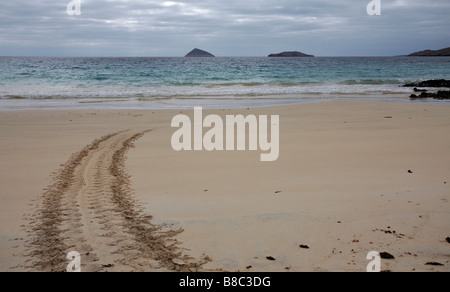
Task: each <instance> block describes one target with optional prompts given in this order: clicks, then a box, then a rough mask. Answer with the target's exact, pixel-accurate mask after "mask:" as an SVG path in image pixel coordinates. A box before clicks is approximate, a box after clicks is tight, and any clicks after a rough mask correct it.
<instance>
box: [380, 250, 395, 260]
mask: <svg viewBox="0 0 450 292" xmlns="http://www.w3.org/2000/svg"><path fill="white" fill-rule="evenodd" d="M380 257H381V258H382V259H383V260H394V259H395V257H394V256H393V255H391V254H390V253H387V252H382V253H380Z"/></svg>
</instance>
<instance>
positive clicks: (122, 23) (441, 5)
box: [0, 0, 450, 56]
mask: <svg viewBox="0 0 450 292" xmlns="http://www.w3.org/2000/svg"><path fill="white" fill-rule="evenodd" d="M381 1H382V13H383V15H382V16H380V17H370V16H368V15H367V14H366V6H367V4H368V3H369V2H370V0H349V1H345V3H343V2H342V1H335V0H333V1H332V0H229V1H220V0H206V1H197V0H179V1H177V0H174V1H153V0H150V1H148V0H130V1H125V0H82V15H81V16H68V15H67V14H66V13H65V10H66V5H67V4H68V3H69V2H70V0H65V1H64V0H37V1H24V0H15V1H2V3H1V4H0V42H1V43H2V45H1V46H0V55H17V54H18V55H62V56H66V55H76V56H182V55H184V54H185V53H186V52H187V51H189V50H191V49H192V48H193V47H202V48H204V49H207V50H210V51H212V52H214V53H215V54H216V55H223V56H258V55H261V56H263V55H267V54H268V53H272V52H277V51H281V50H301V51H304V52H306V53H312V54H316V55H328V56H330V55H396V54H406V53H408V52H411V51H416V50H420V49H425V48H435V49H437V48H441V47H445V46H450V44H449V43H448V40H449V39H450V32H449V30H448V29H447V27H450V21H449V18H448V17H447V15H446V13H447V12H448V11H449V10H450V3H449V1H448V0H430V1H426V2H425V1H419V0H407V1H406V0H381Z"/></svg>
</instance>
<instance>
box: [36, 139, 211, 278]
mask: <svg viewBox="0 0 450 292" xmlns="http://www.w3.org/2000/svg"><path fill="white" fill-rule="evenodd" d="M148 132H150V131H144V132H135V131H124V132H118V133H114V134H110V135H107V136H104V137H102V138H100V139H97V140H95V141H94V142H92V143H91V144H90V145H88V146H86V147H85V148H84V149H83V150H82V151H80V152H78V153H76V154H74V155H72V157H71V158H70V159H69V161H68V162H66V163H65V164H64V165H62V167H61V169H60V170H59V171H58V172H56V173H55V174H54V175H53V181H54V183H53V184H52V185H50V186H49V187H47V188H46V189H45V192H44V194H43V195H42V199H41V201H42V202H41V204H40V206H39V207H38V211H37V212H36V214H35V216H34V217H35V219H34V221H31V222H30V227H29V231H30V234H31V237H30V239H29V240H28V248H29V250H28V251H29V256H30V257H31V258H32V260H33V263H32V267H30V268H31V269H33V270H38V271H52V272H54V271H57V272H59V271H65V270H66V266H67V264H68V263H69V261H68V260H67V258H66V256H67V254H68V253H69V252H71V251H77V252H79V253H80V254H81V268H82V271H86V272H92V271H154V270H161V271H165V270H173V271H198V270H199V269H200V268H201V266H202V265H203V264H205V263H206V262H208V261H209V260H210V259H209V258H208V257H205V258H204V259H202V260H199V261H195V260H194V259H192V258H190V257H188V256H187V255H184V254H183V253H182V251H181V248H180V247H179V242H178V241H177V240H176V239H175V237H176V236H177V235H178V234H179V233H181V232H182V231H183V230H181V229H179V230H170V229H168V228H167V227H165V226H160V225H155V224H153V223H152V222H151V220H152V216H150V215H148V214H145V212H143V211H142V208H140V206H139V204H138V203H137V202H136V201H135V199H134V198H133V195H134V193H133V190H132V188H131V182H130V178H129V175H128V174H127V173H126V170H125V160H126V154H127V152H128V151H129V149H131V148H133V147H134V142H135V141H136V140H138V139H139V138H141V137H142V136H143V135H145V134H146V133H148Z"/></svg>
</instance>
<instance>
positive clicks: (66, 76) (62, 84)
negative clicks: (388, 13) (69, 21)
mask: <svg viewBox="0 0 450 292" xmlns="http://www.w3.org/2000/svg"><path fill="white" fill-rule="evenodd" d="M441 78H444V79H450V58H447V57H443V58H421V57H391V58H385V57H380V58H367V57H361V58H356V57H355V58H335V57H329V58H34V57H33V58H18V57H17V58H15V57H3V58H0V109H21V108H73V107H77V108H87V107H89V108H93V107H96V108H186V107H192V106H200V105H201V106H204V107H210V108H214V107H216V108H217V107H246V106H265V105H273V104H288V103H300V102H314V101H321V100H333V99H361V100H380V101H408V102H409V99H408V97H409V95H410V94H411V88H402V87H400V85H401V84H404V83H405V82H415V81H421V80H427V79H441Z"/></svg>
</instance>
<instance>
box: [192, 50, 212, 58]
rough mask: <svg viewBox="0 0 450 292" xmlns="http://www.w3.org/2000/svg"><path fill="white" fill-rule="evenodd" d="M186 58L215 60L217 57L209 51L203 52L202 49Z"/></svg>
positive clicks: (194, 51) (193, 51)
mask: <svg viewBox="0 0 450 292" xmlns="http://www.w3.org/2000/svg"><path fill="white" fill-rule="evenodd" d="M185 57H186V58H214V57H215V56H214V55H213V54H211V53H209V52H207V51H203V50H200V49H193V50H192V51H191V52H190V53H189V54H187V55H186V56H185Z"/></svg>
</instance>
